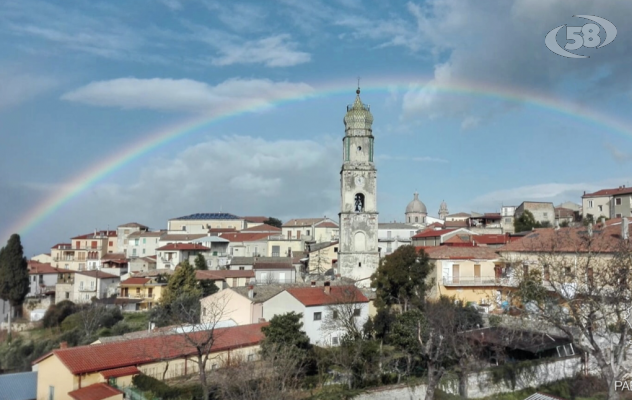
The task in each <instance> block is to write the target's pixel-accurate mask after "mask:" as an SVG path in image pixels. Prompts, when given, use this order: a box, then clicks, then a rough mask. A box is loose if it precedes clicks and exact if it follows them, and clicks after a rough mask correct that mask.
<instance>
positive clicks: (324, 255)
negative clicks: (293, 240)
mask: <svg viewBox="0 0 632 400" xmlns="http://www.w3.org/2000/svg"><path fill="white" fill-rule="evenodd" d="M336 261H338V241H335V242H328V243H314V244H311V245H308V261H307V263H308V264H307V268H308V270H309V272H310V273H315V274H324V273H325V272H327V271H328V270H330V269H331V268H332V266H333V265H334V264H335V262H336Z"/></svg>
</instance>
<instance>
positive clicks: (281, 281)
mask: <svg viewBox="0 0 632 400" xmlns="http://www.w3.org/2000/svg"><path fill="white" fill-rule="evenodd" d="M279 283H286V282H285V272H279Z"/></svg>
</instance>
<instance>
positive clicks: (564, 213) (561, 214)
mask: <svg viewBox="0 0 632 400" xmlns="http://www.w3.org/2000/svg"><path fill="white" fill-rule="evenodd" d="M555 218H575V211H573V210H571V209H570V208H563V207H555Z"/></svg>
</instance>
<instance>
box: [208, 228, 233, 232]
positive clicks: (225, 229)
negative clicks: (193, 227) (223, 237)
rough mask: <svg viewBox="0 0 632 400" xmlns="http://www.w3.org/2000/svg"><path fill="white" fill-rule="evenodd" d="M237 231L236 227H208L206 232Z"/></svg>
mask: <svg viewBox="0 0 632 400" xmlns="http://www.w3.org/2000/svg"><path fill="white" fill-rule="evenodd" d="M222 232H237V228H209V230H208V233H222Z"/></svg>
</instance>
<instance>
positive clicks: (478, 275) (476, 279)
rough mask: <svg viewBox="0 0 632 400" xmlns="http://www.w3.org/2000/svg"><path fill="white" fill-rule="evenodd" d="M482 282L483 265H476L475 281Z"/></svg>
mask: <svg viewBox="0 0 632 400" xmlns="http://www.w3.org/2000/svg"><path fill="white" fill-rule="evenodd" d="M480 280H481V265H480V264H475V265H474V281H476V282H479V281H480Z"/></svg>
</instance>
